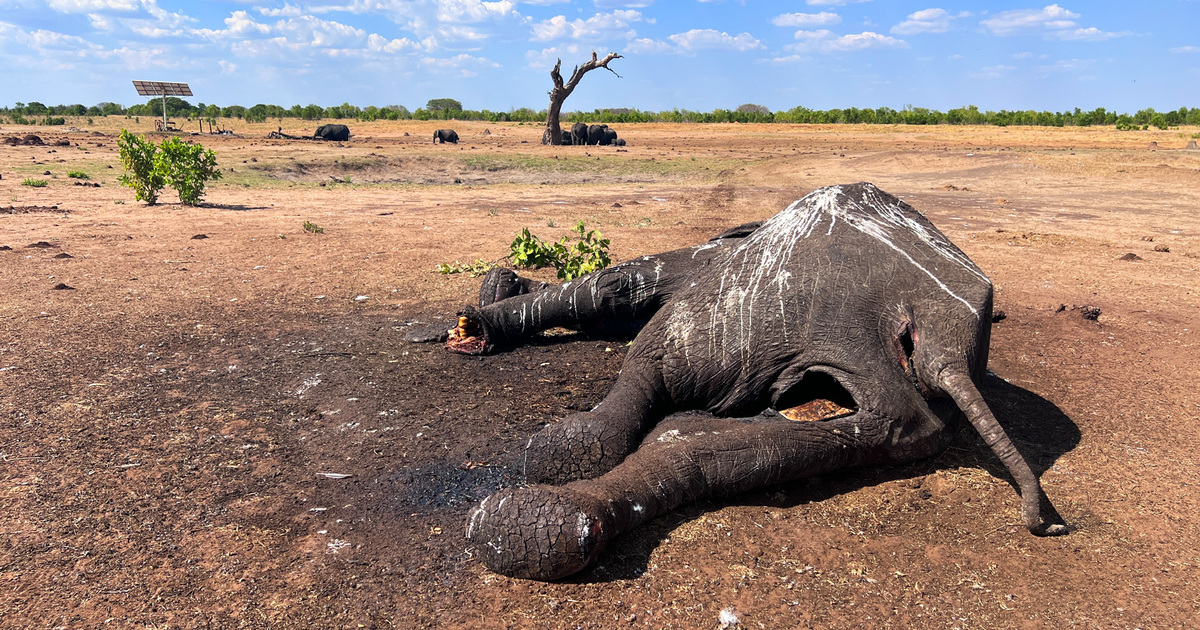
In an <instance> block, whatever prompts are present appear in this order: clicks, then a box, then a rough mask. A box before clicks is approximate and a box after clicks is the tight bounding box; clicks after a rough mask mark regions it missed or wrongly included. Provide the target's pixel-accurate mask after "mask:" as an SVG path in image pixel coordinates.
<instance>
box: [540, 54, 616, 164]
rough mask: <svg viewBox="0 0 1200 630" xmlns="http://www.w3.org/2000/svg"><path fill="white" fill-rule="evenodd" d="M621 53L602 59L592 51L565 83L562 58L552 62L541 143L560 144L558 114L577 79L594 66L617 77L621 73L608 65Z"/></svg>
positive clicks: (572, 90) (560, 128) (573, 88)
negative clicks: (552, 67)
mask: <svg viewBox="0 0 1200 630" xmlns="http://www.w3.org/2000/svg"><path fill="white" fill-rule="evenodd" d="M620 58H621V55H618V54H617V53H615V52H610V53H608V54H607V55H605V57H604V59H600V58H598V57H597V55H596V51H594V50H593V51H592V59H591V61H588V62H586V63H584V64H582V65H578V66H575V69H574V70H572V71H571V79H570V80H568V81H567V82H566V83H564V82H563V77H562V72H561V70H562V59H559V60H558V63H555V64H554V69H553V70H551V71H550V79H551V80H553V81H554V87H553V88H552V89H551V90H550V107H549V108H548V109H547V110H546V131H545V132H543V133H542V144H562V127H560V126H559V115H560V113H561V112H562V106H563V101H565V100H567V97H568V96H570V95H571V92H574V91H575V86H577V85H579V81H580V80H582V79H583V75H585V74H587V73H589V72H591V71H592V70H595V69H596V68H604V69H605V70H608V71H609V72H611V73H613V74H614V75H616V77H617V78H618V79H619V78H621V75H619V74H617V71H616V70H613V69H612V68H609V67H608V64H609V62H611V61H613V60H614V59H620Z"/></svg>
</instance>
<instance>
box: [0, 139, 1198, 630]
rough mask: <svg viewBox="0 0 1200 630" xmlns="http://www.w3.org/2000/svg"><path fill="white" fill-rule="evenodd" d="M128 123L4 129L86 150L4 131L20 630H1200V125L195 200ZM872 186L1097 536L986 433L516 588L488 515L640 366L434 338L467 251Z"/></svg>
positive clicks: (533, 165) (582, 150)
mask: <svg viewBox="0 0 1200 630" xmlns="http://www.w3.org/2000/svg"><path fill="white" fill-rule="evenodd" d="M133 122H134V121H126V120H125V119H123V118H112V119H109V120H97V121H96V124H95V125H93V126H86V125H81V128H80V129H64V128H62V127H59V128H35V127H14V126H9V125H4V126H2V127H0V139H2V138H6V137H10V136H20V135H24V134H26V133H36V134H38V135H40V136H41V137H42V138H43V139H44V140H45V141H46V142H48V143H52V142H54V141H58V140H63V139H65V140H67V141H68V142H69V146H7V145H0V177H2V179H0V247H3V248H4V249H3V250H0V626H2V627H5V628H84V627H113V628H193V627H196V628H234V627H249V628H266V627H275V628H292V627H305V628H343V627H349V628H354V627H367V628H391V627H402V628H424V627H431V628H433V627H437V628H446V627H479V628H506V627H511V628H575V627H584V628H613V627H622V628H623V627H650V628H714V627H716V626H717V625H718V620H719V615H720V613H721V611H722V610H729V611H732V613H733V614H734V615H736V616H737V618H738V623H739V624H740V627H744V628H785V627H786V628H809V627H812V628H846V627H866V628H888V627H891V628H1043V627H1054V628H1135V627H1139V628H1186V627H1197V626H1200V616H1198V615H1200V568H1198V567H1200V510H1198V509H1197V507H1196V506H1197V503H1198V499H1200V485H1198V484H1200V475H1198V474H1197V468H1198V467H1197V444H1198V443H1200V394H1198V393H1197V391H1196V386H1197V383H1198V382H1200V379H1198V376H1200V374H1198V367H1197V366H1198V365H1200V364H1198V362H1197V354H1198V351H1197V339H1198V336H1197V331H1198V330H1200V315H1198V313H1200V311H1198V310H1197V303H1198V302H1200V295H1198V290H1200V285H1198V282H1197V273H1196V270H1197V267H1198V266H1200V218H1198V217H1197V214H1198V211H1200V152H1197V151H1185V150H1183V147H1184V146H1185V145H1186V144H1187V141H1188V140H1189V139H1190V138H1191V137H1193V134H1196V132H1197V131H1200V130H1197V129H1195V128H1184V129H1181V130H1176V129H1173V130H1170V131H1161V132H1160V131H1144V132H1118V131H1115V130H1113V129H1111V128H1109V129H1087V130H1080V129H1034V128H1007V129H1004V128H970V127H955V128H928V129H923V128H911V127H887V126H831V127H818V126H784V125H775V126H754V125H709V126H700V125H624V126H620V125H618V126H617V129H618V132H619V133H620V134H621V136H622V137H624V138H627V139H628V141H629V146H628V147H627V150H620V151H619V150H617V149H616V148H614V147H543V146H540V145H539V144H538V140H539V138H540V131H539V129H537V128H536V127H533V126H526V125H497V124H483V123H452V124H450V125H445V124H443V125H445V126H453V127H454V128H455V129H457V130H458V133H459V134H460V136H461V137H462V142H461V143H460V144H458V145H457V146H455V145H436V146H435V145H432V144H430V143H429V139H430V137H431V136H432V132H433V130H434V129H435V128H437V127H438V126H443V125H439V124H435V123H420V122H412V123H369V124H368V123H358V124H352V125H351V129H352V131H353V133H354V134H355V136H354V137H353V138H352V139H351V140H350V141H348V142H345V143H341V144H337V143H335V144H320V143H315V142H311V141H287V140H267V139H266V134H267V132H268V131H272V130H274V129H275V128H276V124H275V123H271V124H262V125H252V126H240V127H238V128H236V131H237V132H238V133H239V134H240V135H239V136H238V137H210V136H203V137H202V138H200V139H201V141H202V142H203V143H204V144H205V146H207V147H210V148H212V149H215V150H216V151H217V153H218V155H219V160H220V164H221V166H222V168H223V169H224V170H225V171H226V172H225V177H224V179H222V180H221V181H220V182H217V183H216V184H215V185H214V186H213V187H212V188H211V190H210V192H209V194H208V197H207V200H206V203H205V204H204V205H203V206H201V207H195V208H189V207H183V206H180V205H178V204H176V203H174V202H175V197H174V194H173V193H169V192H168V193H166V194H165V195H164V199H163V201H164V203H162V204H161V205H158V206H154V207H148V206H146V205H144V204H141V203H138V202H135V201H134V198H133V194H132V191H131V190H130V189H127V188H122V187H119V186H118V185H117V183H116V177H117V175H118V174H119V173H120V172H121V171H122V169H121V166H120V164H119V161H118V159H117V155H116V152H115V150H116V141H115V134H116V133H117V132H118V131H119V130H120V128H121V126H122V125H123V124H128V123H133ZM150 123H151V121H149V120H147V121H139V122H136V123H135V124H134V125H133V127H134V128H135V129H138V130H143V131H144V130H147V129H149V127H150ZM76 124H80V123H76ZM314 127H315V123H314V124H312V125H309V126H308V127H307V128H302V127H301V126H299V125H293V126H292V128H285V129H284V132H285V133H293V134H299V133H301V132H303V131H306V130H307V131H308V132H311V129H312V128H314ZM1152 141H1153V142H1156V143H1157V148H1151V147H1150V143H1151V142H1152ZM47 171H48V172H49V174H48V175H46V174H44V173H45V172H47ZM70 171H82V172H84V173H86V174H88V176H89V179H88V180H86V181H87V182H88V183H91V184H96V183H98V184H100V186H99V187H95V186H86V187H85V186H78V185H75V184H76V182H78V181H80V180H78V179H75V178H70V177H68V176H67V174H68V172H70ZM26 178H37V179H46V180H48V185H47V186H46V187H44V188H33V187H29V186H23V185H21V182H22V181H23V180H24V179H26ZM339 180H340V181H339ZM863 180H866V181H871V182H874V183H876V184H877V185H879V186H880V187H881V188H883V189H884V190H887V191H889V192H891V193H894V194H897V195H900V196H902V197H903V198H904V199H905V200H906V201H908V202H909V203H911V204H912V205H913V206H915V207H916V208H918V209H920V210H921V211H923V212H924V213H926V214H927V215H928V216H929V217H930V218H931V219H932V220H933V222H934V223H935V224H936V225H938V226H939V227H940V228H941V229H942V231H944V232H945V233H946V234H947V235H949V236H950V238H951V239H952V240H953V241H954V242H955V243H957V244H958V245H959V246H960V247H961V248H962V249H963V250H965V251H966V252H967V253H968V254H969V255H970V256H971V257H972V258H973V259H974V260H975V261H976V262H977V263H978V264H979V266H980V267H982V268H983V269H984V270H985V271H986V272H987V273H988V274H989V275H990V276H991V278H992V280H993V281H994V282H995V285H996V295H997V307H998V308H1000V309H1002V310H1004V311H1005V313H1006V314H1007V318H1006V319H1004V320H1003V321H1000V322H999V323H997V324H996V325H995V327H994V332H993V337H992V351H991V366H990V367H991V370H992V372H993V375H990V376H989V377H988V380H987V381H986V383H985V391H984V393H985V396H986V397H987V398H988V400H989V402H990V403H991V405H992V406H993V409H994V410H995V411H996V413H997V416H998V417H999V418H1000V420H1001V422H1002V423H1003V424H1004V425H1005V426H1006V427H1008V429H1009V431H1010V433H1011V434H1012V435H1013V436H1014V438H1015V439H1016V440H1017V443H1018V445H1019V447H1020V448H1021V449H1022V450H1023V451H1024V452H1025V454H1026V455H1027V456H1028V457H1029V459H1030V460H1031V463H1033V464H1034V466H1035V469H1036V470H1037V471H1038V472H1039V473H1040V474H1041V476H1042V481H1043V483H1044V484H1045V486H1046V489H1047V491H1048V493H1049V495H1050V497H1051V498H1052V499H1053V500H1054V501H1055V502H1056V504H1057V507H1058V509H1059V511H1060V512H1061V513H1062V514H1063V516H1064V517H1065V519H1066V520H1067V522H1068V523H1069V525H1070V527H1071V530H1072V531H1071V533H1070V535H1068V536H1065V537H1061V538H1053V539H1039V538H1036V537H1033V536H1031V535H1029V534H1028V533H1027V532H1026V531H1024V529H1023V528H1022V527H1021V526H1020V525H1019V521H1018V500H1017V496H1016V493H1015V492H1014V490H1013V488H1012V487H1011V486H1010V484H1009V483H1008V482H1007V477H1006V476H1005V475H1004V473H1003V471H1002V470H1001V469H1000V468H999V467H998V465H997V462H996V460H995V459H994V458H993V457H992V456H991V455H990V453H989V452H988V450H987V449H986V447H985V446H983V444H982V443H981V441H980V440H979V439H978V438H977V437H976V436H974V435H973V434H972V433H971V432H970V431H964V432H963V433H961V434H960V435H959V437H958V439H957V440H956V442H955V444H954V445H953V446H952V447H951V448H950V449H949V450H948V451H947V452H946V453H944V454H943V455H941V456H940V457H937V458H935V459H931V460H928V461H923V462H920V463H918V464H914V465H911V466H906V467H901V468H883V469H868V470H862V471H858V472H852V473H847V474H840V475H834V476H829V477H824V478H820V479H813V480H809V481H807V482H803V483H796V484H791V485H785V486H781V487H773V488H768V489H765V490H762V491H759V492H755V493H751V494H747V495H745V496H741V497H737V498H735V499H732V500H727V501H706V502H703V503H700V504H697V505H692V506H689V507H687V508H684V509H682V510H679V511H678V512H675V513H671V514H669V515H667V516H664V517H662V518H659V519H657V520H655V521H653V522H652V523H651V524H649V525H648V526H646V527H644V528H642V529H641V530H639V531H637V532H635V533H633V534H630V535H626V536H624V537H622V538H619V539H617V540H615V541H614V542H613V543H612V544H611V545H610V546H609V547H608V549H607V550H606V551H605V552H604V553H603V555H602V556H601V557H600V558H599V561H598V563H597V564H596V566H595V567H594V568H592V569H590V570H588V571H586V572H584V573H582V574H581V575H578V576H576V577H575V578H572V579H569V580H566V581H564V582H560V583H549V584H547V583H538V582H529V581H523V580H515V579H510V578H506V577H502V576H498V575H495V574H492V573H490V572H489V571H487V570H486V569H484V568H483V567H482V566H481V565H480V563H479V562H478V560H477V559H476V558H475V555H476V554H475V550H473V549H472V548H471V547H470V546H469V545H468V544H467V542H466V540H465V539H464V536H463V531H464V522H465V515H466V513H467V511H468V509H469V508H470V507H471V505H472V504H473V503H474V502H476V501H477V500H478V499H479V498H480V497H482V496H485V495H486V494H488V493H490V492H491V491H493V490H495V489H496V488H498V487H500V486H503V485H507V484H513V483H517V482H519V481H520V480H519V478H518V474H517V473H518V469H517V468H516V467H515V466H514V465H513V464H514V461H515V458H516V456H517V455H518V454H519V452H520V447H521V446H522V445H523V444H524V442H525V441H526V439H527V438H528V436H529V435H530V434H531V433H532V432H533V431H536V430H537V429H538V428H539V427H540V426H542V425H544V424H545V423H549V422H554V421H555V420H556V419H558V418H561V417H563V416H565V415H566V414H568V413H570V411H571V410H575V409H583V408H589V407H590V406H592V405H594V404H595V403H596V402H597V401H598V400H600V398H601V397H602V396H603V395H604V393H605V391H606V390H607V388H608V387H609V386H610V385H611V383H612V382H613V379H614V377H615V375H616V373H617V370H618V369H619V368H620V364H621V360H622V357H623V355H624V353H625V351H626V345H625V343H623V342H621V341H611V340H609V341H605V340H596V339H586V338H582V337H580V336H579V335H574V334H557V335H550V336H546V337H544V338H541V339H538V340H535V341H534V342H533V343H531V344H529V345H528V346H525V347H521V348H518V349H515V350H512V351H510V352H505V353H502V354H499V355H496V356H491V357H486V358H465V357H462V356H456V355H450V354H448V353H446V352H444V351H443V350H441V349H440V348H439V347H436V346H429V345H411V344H406V343H405V342H404V340H403V332H404V330H405V328H406V327H407V326H410V325H413V324H414V323H417V322H420V323H428V322H430V321H435V320H437V319H438V318H441V320H443V321H447V322H448V321H449V318H450V317H451V316H452V315H453V313H454V311H455V310H456V309H457V308H458V307H460V306H461V305H463V304H465V303H467V302H469V301H471V300H472V299H473V297H474V293H475V291H476V290H477V286H478V279H473V278H470V277H467V276H465V275H441V274H439V273H437V271H436V265H437V264H438V263H439V262H453V261H455V260H459V261H463V262H468V261H472V260H475V259H483V260H487V261H495V260H499V259H501V258H502V257H503V256H504V255H505V254H506V253H507V251H508V244H509V241H511V239H512V238H513V236H514V235H515V234H516V233H517V232H519V231H520V229H521V228H523V227H529V228H531V230H532V231H533V232H534V233H535V234H538V235H540V236H543V237H544V238H548V239H549V238H558V237H559V236H562V235H565V234H566V233H567V231H568V229H569V228H570V227H571V226H573V225H574V224H575V223H576V222H578V221H584V222H585V223H586V224H587V226H588V227H589V228H598V229H599V230H601V231H602V232H603V234H604V236H606V237H609V238H611V239H612V251H613V254H614V258H616V259H618V260H620V259H625V258H629V257H631V256H634V255H638V254H642V253H650V252H658V251H665V250H669V249H674V248H677V247H681V246H684V245H688V244H693V243H697V242H700V241H702V240H705V239H707V238H708V237H709V236H710V235H713V234H715V233H717V232H719V231H720V230H721V229H723V228H724V227H726V226H730V225H734V224H737V223H741V222H744V221H749V220H754V219H762V218H766V217H769V216H770V215H772V214H774V213H775V212H777V211H778V210H780V209H781V208H783V207H784V205H786V204H787V203H788V202H790V201H791V200H793V199H796V198H798V197H800V196H801V195H802V194H804V193H806V192H808V191H810V190H812V189H814V188H816V187H819V186H823V185H827V184H834V183H845V182H853V181H863ZM305 221H310V222H312V223H314V224H317V225H319V226H321V227H322V228H324V233H323V234H317V233H310V232H306V231H305V230H304V229H303V228H302V224H303V223H304V222H305ZM8 248H11V249H8ZM541 273H543V274H545V272H541ZM61 285H65V286H66V287H69V288H56V287H60V286H61ZM1095 309H1099V313H1100V315H1099V317H1098V318H1095V319H1088V318H1087V317H1085V316H1084V315H1085V314H1086V313H1091V314H1092V315H1093V316H1094V315H1095V313H1096V310H1095ZM329 473H332V474H329ZM343 475H345V476H343Z"/></svg>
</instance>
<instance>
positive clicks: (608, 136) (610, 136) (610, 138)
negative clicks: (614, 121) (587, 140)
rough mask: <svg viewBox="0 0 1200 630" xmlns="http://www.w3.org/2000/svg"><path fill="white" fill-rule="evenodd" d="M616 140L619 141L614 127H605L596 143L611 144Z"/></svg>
mask: <svg viewBox="0 0 1200 630" xmlns="http://www.w3.org/2000/svg"><path fill="white" fill-rule="evenodd" d="M616 141H617V132H616V131H615V130H613V129H609V128H608V127H605V128H604V129H602V130H601V131H600V139H599V140H597V141H596V144H600V145H604V146H609V145H611V144H613V143H614V142H616Z"/></svg>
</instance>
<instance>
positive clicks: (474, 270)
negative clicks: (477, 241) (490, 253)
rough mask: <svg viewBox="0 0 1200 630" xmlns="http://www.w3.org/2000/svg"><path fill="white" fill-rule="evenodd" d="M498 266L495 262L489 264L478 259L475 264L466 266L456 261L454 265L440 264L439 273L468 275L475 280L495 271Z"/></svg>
mask: <svg viewBox="0 0 1200 630" xmlns="http://www.w3.org/2000/svg"><path fill="white" fill-rule="evenodd" d="M497 266H498V265H496V263H494V262H488V261H486V260H483V259H480V258H476V259H475V262H473V263H468V264H465V265H464V264H463V263H460V262H458V261H457V260H456V261H454V262H452V263H438V272H439V273H444V274H452V273H468V274H471V277H472V278H475V277H478V276H482V275H483V274H485V273H487V272H489V271H491V270H492V269H495V268H496V267H497Z"/></svg>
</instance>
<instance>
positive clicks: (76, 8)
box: [46, 0, 142, 13]
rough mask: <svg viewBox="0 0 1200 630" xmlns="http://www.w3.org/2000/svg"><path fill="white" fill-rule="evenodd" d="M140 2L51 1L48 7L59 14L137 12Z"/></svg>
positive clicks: (123, 0)
mask: <svg viewBox="0 0 1200 630" xmlns="http://www.w3.org/2000/svg"><path fill="white" fill-rule="evenodd" d="M141 4H142V3H141V2H138V0H49V2H47V3H46V6H48V7H50V8H51V9H54V10H55V11H58V12H59V13H92V12H95V11H136V10H137V9H138V8H139V7H140V6H141Z"/></svg>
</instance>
